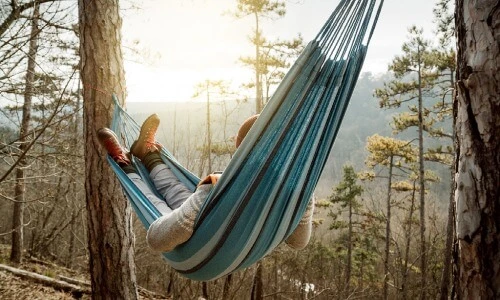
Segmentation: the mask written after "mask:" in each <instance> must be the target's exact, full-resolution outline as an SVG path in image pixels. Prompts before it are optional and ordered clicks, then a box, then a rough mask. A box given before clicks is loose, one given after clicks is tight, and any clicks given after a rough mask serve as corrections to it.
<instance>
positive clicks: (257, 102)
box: [255, 13, 263, 114]
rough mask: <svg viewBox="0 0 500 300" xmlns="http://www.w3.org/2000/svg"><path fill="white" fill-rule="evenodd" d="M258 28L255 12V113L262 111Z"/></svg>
mask: <svg viewBox="0 0 500 300" xmlns="http://www.w3.org/2000/svg"><path fill="white" fill-rule="evenodd" d="M260 65H261V63H260V29H259V14H257V13H255V113H256V114H260V112H261V111H262V108H263V107H262V106H263V105H262V82H261V80H260V76H261V70H260V68H261V67H260Z"/></svg>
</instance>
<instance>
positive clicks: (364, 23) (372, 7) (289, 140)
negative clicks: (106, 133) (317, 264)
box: [108, 0, 383, 281]
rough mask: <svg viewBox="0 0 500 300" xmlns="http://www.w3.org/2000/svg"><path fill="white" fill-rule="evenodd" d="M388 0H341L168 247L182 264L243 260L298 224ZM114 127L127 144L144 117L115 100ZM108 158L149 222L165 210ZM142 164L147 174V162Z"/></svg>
mask: <svg viewBox="0 0 500 300" xmlns="http://www.w3.org/2000/svg"><path fill="white" fill-rule="evenodd" d="M382 4H383V1H381V0H345V1H341V2H340V3H339V5H338V6H337V7H336V9H335V10H334V12H333V13H332V15H331V16H330V18H329V19H328V20H327V21H326V23H325V25H324V26H323V28H322V29H321V31H320V32H319V34H318V35H317V36H316V38H315V39H314V40H313V41H311V42H310V43H309V44H308V45H307V47H306V48H305V50H304V51H303V53H302V54H301V56H300V57H299V58H298V59H297V61H296V63H295V64H294V65H293V66H292V68H291V69H290V71H289V72H288V73H287V75H286V76H285V78H284V79H283V81H282V83H281V84H280V85H279V87H278V88H277V90H276V92H275V93H274V95H273V97H272V98H271V100H270V101H269V102H268V104H267V105H266V107H265V108H264V110H263V111H262V113H261V115H260V117H259V118H258V120H257V122H256V123H255V124H254V126H253V127H252V128H251V130H250V132H249V133H248V135H247V137H246V138H245V140H244V142H243V143H242V145H241V146H240V147H239V148H238V150H237V151H236V153H235V155H234V157H233V159H232V160H231V162H230V163H229V165H228V166H227V169H226V170H225V172H224V174H223V175H222V176H221V178H220V179H219V181H218V183H217V185H216V186H215V187H214V188H213V189H212V191H211V193H210V195H209V197H208V198H207V199H206V201H205V203H204V205H203V207H202V209H201V212H200V213H199V215H198V217H197V221H196V226H195V231H194V233H193V236H192V237H191V239H189V240H188V241H187V242H186V243H184V244H182V245H179V246H178V247H176V248H175V249H174V250H173V251H171V252H168V253H164V257H165V259H166V260H167V262H168V263H169V264H170V265H171V266H172V267H173V268H174V269H176V270H177V271H178V272H179V273H180V274H182V275H183V276H185V277H187V278H190V279H193V280H202V281H206V280H213V279H216V278H219V277H221V276H223V275H226V274H229V273H231V272H234V271H237V270H240V269H243V268H246V267H248V266H250V265H252V264H254V263H255V262H257V261H259V260H260V259H262V258H263V257H264V256H266V255H267V254H268V253H270V252H271V251H272V250H273V249H274V248H275V247H276V246H278V245H279V244H280V243H281V242H282V241H284V240H285V239H286V238H287V237H288V236H289V235H290V234H291V233H292V232H293V230H294V229H295V228H296V227H297V225H298V222H299V221H300V219H301V217H302V215H303V213H304V212H305V210H306V206H307V203H308V201H309V199H310V198H311V196H312V194H313V191H314V189H315V187H316V184H317V182H318V180H319V177H320V174H321V172H322V170H323V167H324V165H325V163H326V160H327V157H328V156H329V153H330V149H331V148H332V146H333V142H334V140H335V137H336V135H337V132H338V130H339V127H340V124H341V121H342V118H343V116H344V112H345V110H346V108H347V105H348V102H349V99H350V97H351V94H352V92H353V89H354V86H355V84H356V81H357V78H358V75H359V73H360V70H361V66H362V64H363V61H364V58H365V55H366V51H367V47H368V44H369V42H370V39H371V36H372V34H373V30H374V28H375V24H376V22H377V19H378V16H379V14H380V10H381V7H382ZM115 101H116V98H115ZM116 103H118V101H116ZM111 129H113V130H114V131H115V132H116V133H117V135H118V136H119V137H121V138H122V139H123V142H124V143H125V144H126V145H127V146H128V147H130V145H131V144H132V142H133V141H134V140H135V138H136V137H137V136H138V134H139V130H140V126H139V125H138V124H137V123H135V122H134V120H133V119H132V118H131V117H130V116H129V115H128V114H127V113H126V111H124V110H123V109H122V108H121V107H120V106H119V105H116V109H115V115H114V119H113V124H112V126H111ZM162 157H163V158H164V161H165V163H166V164H168V165H169V167H170V168H171V169H172V170H173V171H174V173H175V175H176V176H177V177H178V178H179V179H180V180H181V181H182V182H183V183H184V184H186V186H188V187H189V188H190V189H192V190H194V189H195V187H196V184H197V183H198V182H199V178H197V177H196V176H195V175H193V174H192V173H191V172H189V171H188V170H186V169H185V168H184V167H182V165H181V164H180V163H179V162H178V161H177V160H176V159H175V158H174V157H173V156H172V154H171V153H170V152H169V151H168V150H167V149H162ZM108 160H109V162H110V164H111V166H112V168H113V169H114V170H115V172H116V174H117V176H118V178H119V180H120V182H121V183H122V186H123V189H124V191H125V194H126V196H127V198H128V199H129V200H130V201H131V203H132V206H133V208H134V209H135V211H136V212H137V215H138V216H139V218H140V219H141V221H142V222H143V223H144V225H145V226H146V228H148V227H149V225H150V224H151V223H152V222H154V220H156V219H157V218H158V217H159V216H160V213H159V212H158V211H157V210H156V208H155V207H154V206H153V205H152V204H151V203H150V202H149V200H148V199H147V198H146V197H145V196H144V195H143V194H141V193H140V191H139V190H138V189H137V188H136V187H135V185H134V184H133V183H132V182H131V181H130V180H129V178H128V177H127V175H126V174H125V173H124V172H123V171H122V170H121V168H120V167H119V166H118V165H117V164H116V163H115V162H114V161H113V160H112V159H111V158H108ZM137 166H138V168H139V170H140V173H141V175H142V177H143V178H144V180H145V181H146V182H149V176H148V174H147V171H146V170H145V168H144V167H143V166H142V165H141V164H140V163H138V164H137ZM149 183H150V184H152V183H151V182H149ZM153 190H154V189H153Z"/></svg>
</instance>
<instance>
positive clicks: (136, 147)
mask: <svg viewBox="0 0 500 300" xmlns="http://www.w3.org/2000/svg"><path fill="white" fill-rule="evenodd" d="M159 125H160V118H159V117H158V115H157V114H153V115H151V116H149V117H148V118H147V119H146V121H144V123H143V124H142V127H141V133H140V134H139V137H138V138H137V140H136V141H135V142H134V143H133V144H132V147H130V152H131V153H132V154H133V155H134V156H136V157H137V158H139V159H140V160H144V157H146V155H147V154H148V153H151V152H155V151H160V145H159V144H158V143H157V142H156V140H155V135H156V131H157V130H158V126H159Z"/></svg>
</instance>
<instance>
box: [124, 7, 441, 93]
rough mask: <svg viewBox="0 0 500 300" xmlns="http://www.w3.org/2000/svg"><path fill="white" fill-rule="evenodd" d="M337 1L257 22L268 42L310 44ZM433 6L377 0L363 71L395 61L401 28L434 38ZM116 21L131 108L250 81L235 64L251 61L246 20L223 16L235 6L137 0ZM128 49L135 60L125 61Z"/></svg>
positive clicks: (249, 26) (384, 67)
mask: <svg viewBox="0 0 500 300" xmlns="http://www.w3.org/2000/svg"><path fill="white" fill-rule="evenodd" d="M339 2H340V1H339V0H289V1H287V2H286V5H287V7H286V10H287V11H286V15H285V16H284V17H283V18H281V19H276V20H263V22H262V25H261V28H262V32H263V34H264V35H265V36H266V38H268V39H269V40H273V39H275V38H280V39H292V38H294V37H296V36H297V35H298V34H301V35H302V37H303V38H304V42H306V43H307V42H308V41H310V40H312V39H313V38H314V37H315V36H316V34H317V33H318V31H319V30H320V28H321V26H322V25H323V24H324V22H325V21H326V20H327V18H328V17H329V15H330V14H331V12H332V11H333V10H334V8H335V6H336V5H337V4H338V3H339ZM435 2H436V0H418V1H417V0H385V2H384V7H383V8H382V12H381V16H380V19H379V21H378V24H377V28H376V29H375V33H374V36H373V38H372V41H371V44H370V47H369V50H368V54H367V57H366V60H365V64H364V67H363V71H370V72H372V73H375V74H377V73H382V72H385V71H387V65H388V64H389V63H390V61H391V60H392V59H393V58H394V57H395V56H396V55H399V54H401V46H402V44H403V42H405V41H406V40H407V37H408V34H407V33H408V28H409V27H410V26H412V25H417V26H418V27H421V28H423V29H424V35H425V37H426V38H428V39H433V38H434V36H435V33H434V30H435V26H434V24H433V22H432V21H433V14H432V9H433V7H434V5H435ZM137 6H138V7H139V8H137V9H126V10H125V12H124V14H123V29H122V40H123V41H124V46H125V51H124V52H125V53H126V54H125V72H126V81H127V90H128V98H127V101H131V102H139V101H140V102H142V101H144V102H149V101H154V102H160V101H193V97H192V96H193V94H194V91H195V86H196V85H197V84H198V83H201V82H204V81H205V80H207V79H208V80H224V81H226V82H230V83H231V85H232V86H233V87H235V86H239V85H241V84H242V83H245V82H249V81H251V80H252V78H253V75H252V71H251V70H250V69H249V68H247V67H244V66H243V65H242V64H241V63H240V62H238V58H239V57H241V56H247V55H248V56H251V55H252V53H254V51H255V50H254V48H253V46H252V45H251V44H250V42H249V39H248V37H249V35H250V33H251V31H252V29H253V28H254V20H253V18H252V17H246V18H243V19H236V18H234V17H232V16H231V15H230V14H229V13H228V12H230V11H234V10H235V8H236V0H142V1H140V2H139V3H138V5H137ZM130 47H132V48H134V49H137V52H138V53H135V54H131V51H128V50H127V49H129V48H130Z"/></svg>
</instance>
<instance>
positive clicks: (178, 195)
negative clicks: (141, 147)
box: [127, 164, 193, 215]
mask: <svg viewBox="0 0 500 300" xmlns="http://www.w3.org/2000/svg"><path fill="white" fill-rule="evenodd" d="M127 175H128V177H129V178H130V179H131V180H132V182H134V184H135V185H136V186H137V187H138V188H139V190H140V191H141V192H142V193H143V194H144V195H145V196H146V197H147V198H148V199H149V201H151V203H153V205H154V206H155V207H156V208H157V209H158V210H159V211H160V213H161V214H162V215H166V214H169V213H171V212H172V210H174V209H177V208H179V206H181V205H182V203H184V201H186V199H187V198H188V197H189V196H191V195H192V194H193V193H192V192H191V191H190V190H189V189H188V188H186V186H185V185H184V184H182V182H180V181H179V180H178V179H177V177H175V176H174V174H173V173H172V171H170V169H169V168H168V167H167V165H165V164H161V165H157V166H156V167H154V168H153V170H151V173H150V174H149V177H150V178H151V180H152V181H153V183H154V185H155V187H156V190H157V191H158V193H159V194H160V195H162V196H163V199H161V198H159V197H158V196H156V194H155V193H154V192H153V191H152V190H151V189H150V187H149V185H148V184H146V183H145V182H144V181H143V180H142V178H141V176H139V174H136V173H128V174H127Z"/></svg>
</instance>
